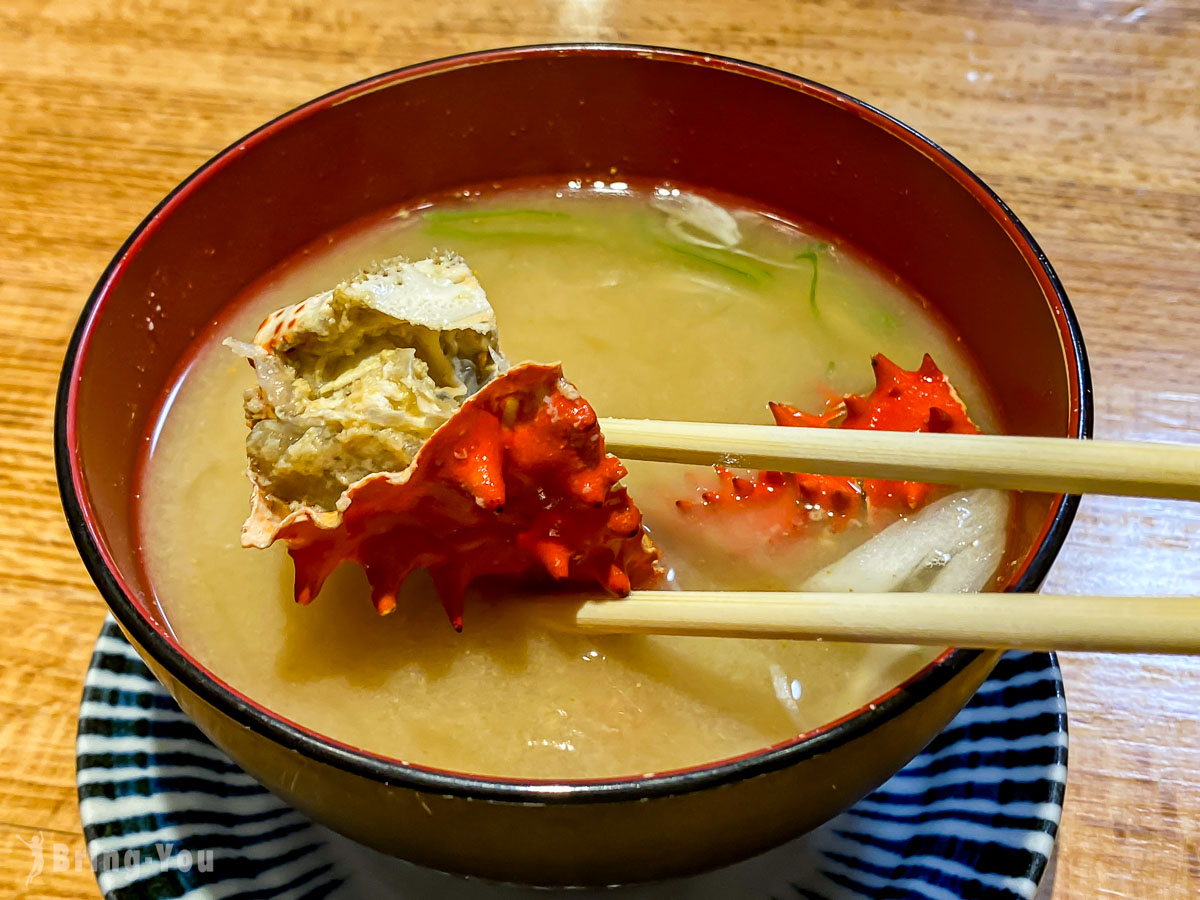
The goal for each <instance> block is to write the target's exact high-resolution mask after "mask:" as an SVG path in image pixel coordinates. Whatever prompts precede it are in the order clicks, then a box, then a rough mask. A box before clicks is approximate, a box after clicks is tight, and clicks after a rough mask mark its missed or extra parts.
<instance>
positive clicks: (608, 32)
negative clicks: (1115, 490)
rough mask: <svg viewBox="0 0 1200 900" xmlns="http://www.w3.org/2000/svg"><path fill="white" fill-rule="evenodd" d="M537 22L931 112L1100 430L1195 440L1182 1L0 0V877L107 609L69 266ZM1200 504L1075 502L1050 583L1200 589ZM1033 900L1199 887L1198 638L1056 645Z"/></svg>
mask: <svg viewBox="0 0 1200 900" xmlns="http://www.w3.org/2000/svg"><path fill="white" fill-rule="evenodd" d="M553 40H609V41H631V42H642V43H653V44H667V45H676V46H687V47H695V48H699V49H705V50H711V51H715V52H719V53H724V54H730V55H734V56H739V57H743V58H746V59H751V60H755V61H759V62H763V63H767V64H770V65H773V66H778V67H780V68H783V69H787V70H790V71H794V72H798V73H801V74H804V75H807V76H809V77H811V78H814V79H816V80H818V81H822V82H825V83H827V84H830V85H834V86H836V87H839V88H842V89H844V90H846V91H848V92H850V93H851V94H854V95H856V96H859V97H862V98H864V99H866V100H868V101H870V102H872V103H874V104H876V105H878V106H881V107H882V108H884V109H886V110H887V111H889V112H891V113H893V114H894V115H896V116H899V117H900V118H901V119H903V120H904V121H906V122H909V123H910V124H912V125H914V126H915V127H916V128H918V129H920V130H921V131H924V132H925V133H926V134H929V135H930V136H932V137H933V138H934V139H935V140H937V141H939V142H940V143H942V144H943V145H944V146H946V147H947V148H948V149H949V150H950V151H951V152H952V153H953V154H955V155H956V156H958V157H959V158H960V159H962V160H963V161H965V162H966V163H967V164H968V165H969V166H971V167H972V168H973V169H974V170H975V171H976V172H978V173H979V174H980V175H982V176H983V177H984V178H985V179H986V180H987V181H988V182H989V183H990V184H991V185H992V186H993V187H995V188H996V190H997V191H998V192H999V193H1000V194H1001V196H1003V197H1004V198H1005V199H1006V200H1007V201H1008V202H1009V203H1010V204H1011V205H1012V207H1013V208H1014V209H1015V210H1016V212H1017V214H1018V215H1019V216H1021V217H1022V219H1024V221H1025V222H1026V224H1027V225H1029V227H1030V228H1031V229H1032V230H1033V232H1034V233H1035V234H1036V235H1037V237H1038V239H1039V240H1040V241H1041V243H1042V245H1043V247H1044V248H1045V249H1046V251H1047V253H1048V254H1049V255H1050V258H1051V259H1052V260H1053V261H1054V263H1055V265H1056V266H1057V268H1058V271H1059V274H1060V275H1061V276H1062V278H1063V281H1064V283H1065V284H1066V288H1067V290H1068V292H1069V293H1070V295H1071V297H1072V300H1073V301H1074V304H1075V308H1076V309H1077V310H1078V313H1079V318H1080V320H1081V321H1082V324H1083V329H1084V332H1085V334H1086V336H1087V339H1088V349H1089V351H1090V354H1091V360H1092V365H1093V372H1094V377H1095V385H1096V407H1097V429H1096V430H1097V436H1099V437H1111V438H1139V439H1143V438H1144V439H1169V440H1178V441H1196V440H1200V359H1197V350H1198V349H1200V297H1197V296H1196V292H1197V290H1198V289H1200V5H1198V4H1197V3H1196V2H1192V3H1190V4H1189V3H1182V2H1177V0H1145V2H1144V3H1143V4H1142V5H1139V4H1138V2H1137V0H1122V2H1109V0H1075V2H1070V0H1045V2H1040V3H1039V2H1031V0H1026V2H1017V3H1013V4H999V3H989V2H985V0H976V2H970V3H951V2H944V0H909V2H905V3H901V4H895V3H879V4H877V5H876V4H873V3H871V2H867V0H858V2H850V0H832V2H826V3H819V4H809V3H803V4H802V3H787V2H741V3H737V2H733V0H686V2H680V0H670V2H642V3H635V2H620V0H611V2H608V0H561V2H547V3H537V4H533V3H528V4H519V3H513V2H491V0H420V2H409V3H404V4H397V3H389V2H384V0H377V2H356V3H343V4H337V3H315V2H314V3H303V2H298V0H297V2H286V0H275V2H265V0H222V2H210V3H200V2H194V3H193V2H185V0H167V2H161V3H157V2H150V0H142V2H137V0H128V2H126V0H111V2H102V0H5V2H4V3H3V4H0V315H2V317H3V318H2V319H0V462H2V466H0V503H2V504H3V506H2V510H3V515H2V516H0V621H2V622H3V625H2V626H0V893H2V895H3V896H5V897H12V896H21V897H29V898H50V897H79V896H92V895H94V892H95V886H94V882H93V880H92V876H91V873H90V872H89V871H87V870H86V869H84V870H83V871H74V870H73V866H72V870H71V871H66V872H55V871H53V869H52V861H51V860H49V859H47V870H46V872H45V873H44V874H43V875H42V876H41V877H39V878H38V879H36V880H35V881H34V882H33V883H32V884H31V885H30V886H28V887H26V885H25V878H26V874H27V873H28V871H29V866H30V855H29V852H28V850H26V848H25V847H24V846H23V845H22V844H21V843H20V841H19V840H18V838H25V839H30V838H32V837H33V836H34V835H35V834H36V833H37V832H38V831H39V830H40V831H41V832H43V834H44V835H45V837H46V841H47V844H50V843H52V842H55V841H58V842H62V843H65V844H68V845H69V846H70V847H71V848H72V851H74V850H75V849H82V848H83V839H82V836H81V834H80V826H79V818H78V813H77V811H76V802H75V788H74V764H73V744H74V730H75V716H76V707H77V703H78V699H79V692H80V684H81V681H82V677H83V673H84V670H85V667H86V664H87V660H88V656H89V653H90V651H91V644H92V641H93V638H94V636H95V634H96V631H97V629H98V628H99V626H100V622H101V619H102V618H103V615H104V605H103V603H102V601H101V600H100V597H99V595H98V594H97V592H96V591H95V589H94V588H93V587H92V584H91V582H90V581H89V579H88V577H87V575H86V573H85V572H84V570H83V567H82V565H81V564H80V562H79V561H78V559H77V558H76V555H75V550H74V547H73V546H72V544H71V540H70V537H69V536H68V534H67V529H66V527H65V525H64V523H63V519H62V513H61V510H60V507H59V501H58V493H57V488H56V487H55V481H54V473H53V465H52V453H51V446H50V434H51V422H52V414H53V400H54V398H53V390H54V385H55V380H56V378H57V376H58V368H59V364H60V360H61V357H62V354H63V350H64V348H65V345H66V341H67V336H68V333H69V332H70V329H71V327H72V325H73V323H74V321H75V317H76V314H77V312H78V310H79V308H80V305H81V304H82V303H83V301H84V298H85V297H86V296H87V293H88V291H89V289H90V288H91V286H92V284H93V283H94V282H95V280H96V278H97V277H98V275H99V274H100V272H101V270H102V269H103V268H104V265H105V264H106V262H107V261H108V259H109V258H110V256H111V255H112V254H113V252H114V251H115V250H116V248H117V247H118V245H119V244H120V243H121V241H122V239H123V238H124V237H125V236H126V234H127V233H128V232H129V231H130V230H131V229H132V228H133V227H134V226H135V225H136V224H137V222H138V221H139V220H140V219H141V217H142V216H143V215H144V214H145V213H146V212H147V211H148V210H149V209H150V208H151V207H152V206H153V205H154V203H155V202H156V201H157V200H158V199H159V198H160V197H161V196H162V195H163V194H164V193H165V192H166V191H168V190H169V189H170V188H171V187H172V186H174V185H175V184H176V183H177V182H178V181H179V180H180V179H182V178H183V177H184V176H185V175H187V174H188V173H189V172H190V171H192V169H194V168H195V167H196V166H197V165H199V164H200V163H201V162H203V161H204V160H205V159H206V158H208V157H209V156H210V155H211V154H212V153H214V152H215V151H216V150H218V149H220V148H221V147H223V146H225V145H226V144H227V143H229V142H230V141H231V140H233V139H234V138H236V137H237V136H239V135H241V134H243V133H244V132H246V131H248V130H250V129H251V128H253V127H255V126H256V125H258V124H259V123H261V122H263V121H265V120H266V119H268V118H270V117H272V116H274V115H276V114H277V113H279V112H282V111H283V110H286V109H288V108H289V107H291V106H293V105H295V104H297V103H300V102H302V101H304V100H307V99H308V98H310V97H313V96H315V95H317V94H320V93H323V92H325V91H327V90H329V89H331V88H333V87H336V86H338V85H341V84H344V83H346V82H349V81H353V80H356V79H359V78H362V77H364V76H366V75H369V74H371V73H374V72H379V71H382V70H385V69H390V68H394V67H397V66H401V65H405V64H407V63H412V62H416V61H418V60H422V59H426V58H431V57H437V56H443V55H446V54H450V53H455V52H459V51H464V50H473V49H480V48H485V47H494V46H501V45H509V44H521V43H532V42H539V41H553ZM1198 509H1200V507H1196V506H1188V505H1183V504H1177V503H1167V502H1158V501H1136V500H1132V501H1131V500H1116V499H1095V498H1088V499H1086V500H1085V501H1084V503H1083V507H1082V509H1081V512H1080V516H1079V519H1078V521H1077V524H1076V526H1075V529H1074V531H1073V532H1072V536H1071V539H1070V540H1069V541H1068V544H1067V547H1066V548H1065V550H1064V552H1063V554H1062V555H1061V557H1060V558H1059V561H1058V564H1057V565H1056V566H1055V568H1054V571H1053V573H1052V575H1051V577H1050V580H1049V583H1048V584H1047V586H1046V587H1047V589H1051V590H1056V591H1076V592H1097V593H1098V592H1113V593H1139V592H1157V593H1171V592H1174V593H1200V552H1196V551H1197V550H1200V512H1197V510H1198ZM1063 669H1064V671H1065V673H1066V679H1067V690H1068V700H1069V704H1070V711H1071V716H1072V719H1071V763H1070V776H1069V787H1068V798H1067V811H1066V815H1065V819H1064V822H1063V826H1062V832H1061V839H1060V842H1059V851H1058V857H1057V861H1056V866H1055V868H1054V870H1053V875H1052V878H1048V879H1047V883H1046V884H1045V885H1044V886H1043V896H1044V897H1049V896H1051V895H1052V896H1053V898H1055V900H1066V898H1080V900H1083V898H1088V900H1090V898H1096V897H1101V896H1122V897H1138V898H1164V900H1165V898H1172V900H1174V898H1182V897H1185V896H1196V895H1197V894H1198V893H1200V749H1198V746H1197V745H1198V742H1200V714H1198V712H1197V710H1196V707H1195V704H1196V703H1197V701H1198V700H1200V661H1198V660H1190V659H1164V658H1153V657H1140V658H1138V657H1126V658H1119V659H1118V658H1112V657H1104V656H1096V655H1084V654H1071V655H1064V657H1063Z"/></svg>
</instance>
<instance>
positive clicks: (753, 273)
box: [656, 239, 774, 285]
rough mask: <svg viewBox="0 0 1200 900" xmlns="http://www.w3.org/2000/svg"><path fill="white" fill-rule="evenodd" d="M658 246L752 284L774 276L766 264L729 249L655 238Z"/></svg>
mask: <svg viewBox="0 0 1200 900" xmlns="http://www.w3.org/2000/svg"><path fill="white" fill-rule="evenodd" d="M656 243H657V244H658V246H660V247H662V248H664V249H666V250H670V251H671V252H672V253H677V254H679V255H680V256H683V257H685V258H686V259H687V260H689V261H690V262H693V263H700V264H702V265H704V266H708V267H710V268H712V269H715V270H716V271H718V272H720V273H721V274H722V275H726V276H734V277H736V278H739V279H741V280H743V281H748V282H750V283H751V284H753V285H761V284H765V283H766V282H768V281H770V280H771V279H772V278H773V277H774V276H773V274H772V272H771V270H770V269H768V268H767V267H766V266H761V265H758V264H757V263H755V262H753V261H752V260H750V259H748V258H746V257H745V256H743V255H742V254H740V253H734V252H733V251H730V250H719V249H717V248H715V247H701V246H699V245H696V244H678V243H675V242H674V241H664V240H662V239H658V240H656Z"/></svg>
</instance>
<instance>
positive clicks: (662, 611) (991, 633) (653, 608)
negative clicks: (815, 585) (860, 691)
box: [525, 591, 1200, 654]
mask: <svg viewBox="0 0 1200 900" xmlns="http://www.w3.org/2000/svg"><path fill="white" fill-rule="evenodd" d="M525 605H526V606H527V607H528V608H529V609H530V610H531V611H532V614H533V615H535V616H536V617H537V618H538V619H539V620H541V621H542V622H543V623H544V624H546V625H547V626H549V627H552V628H557V629H560V630H570V631H582V632H592V633H601V634H620V633H626V634H675V635H713V636H723V637H756V638H776V639H784V640H788V639H799V640H828V641H850V642H864V643H884V644H926V645H932V646H943V647H971V648H981V649H982V648H1017V649H1024V650H1090V651H1099V652H1105V653H1177V654H1194V653H1200V599H1197V598H1195V597H1096V596H1052V595H1045V594H1008V593H990V594H986V593H985V594H924V593H889V594H859V593H835V592H826V591H811V592H807V591H804V592H802V591H778V592H776V591H634V592H633V593H632V594H630V595H629V596H628V597H627V598H625V599H624V600H579V601H573V600H568V599H566V598H555V599H553V600H531V601H527V602H526V604H525Z"/></svg>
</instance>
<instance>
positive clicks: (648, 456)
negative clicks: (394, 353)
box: [600, 419, 1200, 500]
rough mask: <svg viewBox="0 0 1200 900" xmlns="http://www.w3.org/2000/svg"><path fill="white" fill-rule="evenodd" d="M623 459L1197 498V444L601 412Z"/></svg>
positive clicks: (607, 435)
mask: <svg viewBox="0 0 1200 900" xmlns="http://www.w3.org/2000/svg"><path fill="white" fill-rule="evenodd" d="M600 428H601V429H602V431H603V432H604V439H605V444H606V446H607V448H608V451H609V452H610V453H612V454H613V455H615V456H617V457H620V458H624V459H645V460H655V461H659V462H678V463H692V464H701V465H713V464H723V465H730V466H738V467H745V468H751V469H766V470H770V471H776V472H817V473H821V474H825V475H859V476H862V477H865V478H887V479H895V480H903V481H927V482H932V483H934V484H953V485H959V486H962V487H991V488H1000V489H1003V490H1015V491H1047V492H1050V493H1065V494H1118V495H1126V496H1137V497H1164V498H1173V499H1179V500H1200V447H1197V446H1188V445H1184V444H1150V443H1137V442H1132V441H1092V440H1082V441H1081V440H1072V439H1068V438H1045V437H1016V436H1011V435H975V434H925V433H915V432H895V431H856V430H843V429H838V428H780V427H778V426H774V425H731V424H722V423H709V422H667V421H656V420H648V419H647V420H643V419H601V420H600Z"/></svg>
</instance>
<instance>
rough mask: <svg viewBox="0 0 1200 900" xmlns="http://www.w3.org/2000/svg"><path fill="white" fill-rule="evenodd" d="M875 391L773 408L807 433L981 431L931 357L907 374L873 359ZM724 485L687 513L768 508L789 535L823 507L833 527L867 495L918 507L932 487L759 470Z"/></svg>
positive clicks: (874, 503) (729, 475) (728, 478)
mask: <svg viewBox="0 0 1200 900" xmlns="http://www.w3.org/2000/svg"><path fill="white" fill-rule="evenodd" d="M871 366H872V367H873V369H874V371H875V389H874V390H873V391H871V393H869V394H861V395H859V394H847V395H846V396H844V397H842V398H840V399H836V400H831V401H830V402H829V403H828V404H827V405H826V407H825V411H824V412H823V413H820V414H818V415H813V414H811V413H806V412H802V411H800V410H798V409H796V408H795V407H794V406H788V405H787V404H784V403H771V404H770V408H771V414H772V415H773V416H774V418H775V424H777V425H783V426H789V427H800V428H856V429H878V430H881V431H935V432H955V433H957V434H978V433H979V429H978V428H977V427H976V425H975V423H974V422H972V421H971V419H970V417H969V416H968V415H967V411H966V407H965V406H964V405H963V402H962V399H961V398H960V397H959V396H958V393H957V392H956V391H955V390H954V387H953V386H952V385H951V384H950V380H949V379H948V378H946V375H945V373H943V372H942V370H941V369H939V368H938V367H937V364H936V363H934V361H933V358H932V357H930V356H929V354H928V353H927V354H925V357H924V359H923V360H922V361H921V366H920V368H918V369H916V370H915V371H911V372H910V371H908V370H906V369H902V368H901V367H900V366H898V365H896V364H895V363H894V362H892V361H891V360H890V359H888V358H887V357H886V356H884V355H883V354H882V353H878V354H876V355H875V356H874V357H872V359H871ZM717 477H718V478H719V479H720V482H721V484H720V486H719V487H718V488H716V489H714V490H707V491H704V492H702V493H701V495H700V504H696V503H694V502H692V501H688V500H680V501H679V502H678V504H677V505H678V506H679V507H680V508H681V509H683V510H684V511H690V510H694V509H695V508H696V507H697V506H698V505H699V506H700V507H714V508H722V507H724V508H731V507H738V508H751V507H753V508H756V509H759V510H769V511H770V513H771V516H772V519H773V526H774V527H773V530H774V531H775V533H790V532H792V531H796V530H798V529H799V528H802V527H803V526H804V524H805V523H807V522H808V521H809V520H810V516H809V512H810V510H811V509H816V510H819V511H821V512H823V513H824V514H825V515H826V516H827V517H830V518H832V519H833V525H834V528H838V527H841V526H843V525H844V524H845V523H846V522H847V521H850V520H851V519H854V518H856V517H857V516H858V514H859V512H860V510H861V507H862V501H863V499H864V498H865V499H866V501H867V504H868V507H869V508H874V509H880V508H885V507H900V508H902V509H906V510H912V509H916V508H917V507H918V506H920V505H921V504H923V503H924V502H925V501H926V500H928V499H929V494H930V492H931V491H932V490H933V489H934V488H933V485H931V484H925V483H923V482H918V481H885V480H882V479H877V478H866V479H862V480H860V479H857V478H852V477H845V476H841V475H810V474H799V473H797V474H790V473H782V472H759V473H758V475H757V476H743V475H736V474H735V473H733V472H732V471H730V470H728V469H724V468H721V467H718V468H717Z"/></svg>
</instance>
